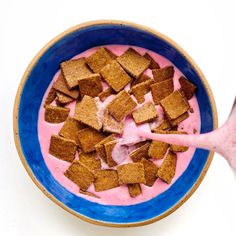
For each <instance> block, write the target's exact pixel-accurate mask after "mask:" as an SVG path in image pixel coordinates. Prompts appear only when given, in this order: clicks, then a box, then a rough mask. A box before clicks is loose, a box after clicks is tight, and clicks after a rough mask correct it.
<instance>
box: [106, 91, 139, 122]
mask: <svg viewBox="0 0 236 236" xmlns="http://www.w3.org/2000/svg"><path fill="white" fill-rule="evenodd" d="M136 105H137V104H136V102H135V101H134V100H133V99H132V98H131V96H130V95H129V94H128V93H127V92H126V91H121V92H120V93H119V94H117V95H116V97H115V98H114V99H113V100H112V101H111V102H110V103H109V104H108V105H107V109H108V111H109V113H110V114H111V115H112V116H113V117H114V118H115V119H116V120H117V121H122V120H123V119H124V118H125V117H126V116H127V115H128V114H129V113H130V112H131V111H132V110H133V109H134V108H135V107H136Z"/></svg>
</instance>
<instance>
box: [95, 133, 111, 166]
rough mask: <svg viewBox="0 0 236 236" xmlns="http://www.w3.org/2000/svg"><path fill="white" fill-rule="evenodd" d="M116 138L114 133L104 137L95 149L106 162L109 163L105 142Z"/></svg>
mask: <svg viewBox="0 0 236 236" xmlns="http://www.w3.org/2000/svg"><path fill="white" fill-rule="evenodd" d="M114 140H115V136H114V135H113V134H111V135H109V136H107V137H106V138H104V139H103V140H102V141H101V142H99V143H98V144H96V145H95V149H96V152H97V154H98V156H99V157H100V158H101V159H102V160H103V161H104V162H105V163H107V158H106V151H105V147H104V144H105V143H108V142H111V141H114Z"/></svg>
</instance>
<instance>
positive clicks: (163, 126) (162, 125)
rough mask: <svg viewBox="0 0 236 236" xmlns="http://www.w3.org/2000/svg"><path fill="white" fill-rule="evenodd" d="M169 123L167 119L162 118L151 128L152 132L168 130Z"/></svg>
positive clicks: (169, 127)
mask: <svg viewBox="0 0 236 236" xmlns="http://www.w3.org/2000/svg"><path fill="white" fill-rule="evenodd" d="M170 129H171V125H170V122H169V120H168V119H163V120H162V121H161V123H160V124H159V125H158V126H157V127H156V128H155V129H153V132H158V131H159V130H170Z"/></svg>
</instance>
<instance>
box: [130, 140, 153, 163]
mask: <svg viewBox="0 0 236 236" xmlns="http://www.w3.org/2000/svg"><path fill="white" fill-rule="evenodd" d="M149 146H150V143H145V144H144V145H142V146H141V147H138V148H137V149H136V150H134V151H132V152H131V153H130V158H131V159H132V160H133V162H138V161H140V160H142V158H149V156H148V149H149Z"/></svg>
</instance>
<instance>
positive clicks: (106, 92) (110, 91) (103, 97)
mask: <svg viewBox="0 0 236 236" xmlns="http://www.w3.org/2000/svg"><path fill="white" fill-rule="evenodd" d="M112 94H114V90H113V89H112V88H111V87H108V88H106V89H105V90H103V91H102V92H101V93H99V94H98V97H99V99H100V100H101V101H102V102H104V101H105V100H106V99H107V98H108V97H109V96H110V95H112Z"/></svg>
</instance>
